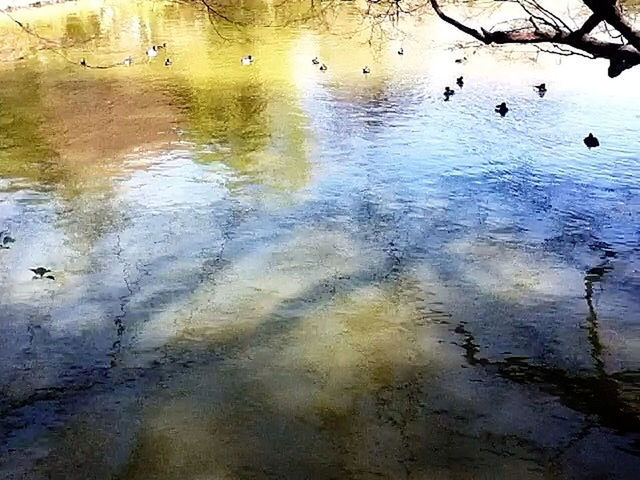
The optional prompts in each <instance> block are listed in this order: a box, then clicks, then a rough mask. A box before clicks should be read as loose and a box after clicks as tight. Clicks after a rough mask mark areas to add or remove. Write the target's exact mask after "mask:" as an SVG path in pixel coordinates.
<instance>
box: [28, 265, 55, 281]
mask: <svg viewBox="0 0 640 480" xmlns="http://www.w3.org/2000/svg"><path fill="white" fill-rule="evenodd" d="M29 270H31V271H32V272H33V273H35V274H36V275H37V276H38V277H39V278H49V279H51V280H55V278H54V276H53V275H47V276H46V277H45V276H44V275H45V274H47V273H50V272H51V270H49V269H48V268H45V267H37V268H30V269H29Z"/></svg>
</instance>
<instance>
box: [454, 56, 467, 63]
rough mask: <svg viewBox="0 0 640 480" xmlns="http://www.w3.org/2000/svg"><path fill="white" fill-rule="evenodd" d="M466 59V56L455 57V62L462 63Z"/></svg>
mask: <svg viewBox="0 0 640 480" xmlns="http://www.w3.org/2000/svg"><path fill="white" fill-rule="evenodd" d="M466 61H467V57H462V58H456V63H464V62H466Z"/></svg>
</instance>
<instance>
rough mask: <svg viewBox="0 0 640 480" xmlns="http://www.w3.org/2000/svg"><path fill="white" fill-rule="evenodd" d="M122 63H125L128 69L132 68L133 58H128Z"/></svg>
mask: <svg viewBox="0 0 640 480" xmlns="http://www.w3.org/2000/svg"><path fill="white" fill-rule="evenodd" d="M122 63H123V64H124V65H126V66H127V67H130V66H131V64H132V63H133V57H127V58H125V59H124V60H123V61H122Z"/></svg>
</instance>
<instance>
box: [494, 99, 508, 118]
mask: <svg viewBox="0 0 640 480" xmlns="http://www.w3.org/2000/svg"><path fill="white" fill-rule="evenodd" d="M508 111H509V108H508V107H507V104H506V103H505V102H502V103H501V104H499V105H496V112H497V113H499V114H500V115H502V116H503V117H504V116H505V115H506V114H507V112H508Z"/></svg>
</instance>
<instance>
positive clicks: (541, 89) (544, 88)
mask: <svg viewBox="0 0 640 480" xmlns="http://www.w3.org/2000/svg"><path fill="white" fill-rule="evenodd" d="M533 88H535V89H536V90H538V93H542V92H546V91H547V84H546V83H541V84H540V85H534V86H533Z"/></svg>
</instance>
